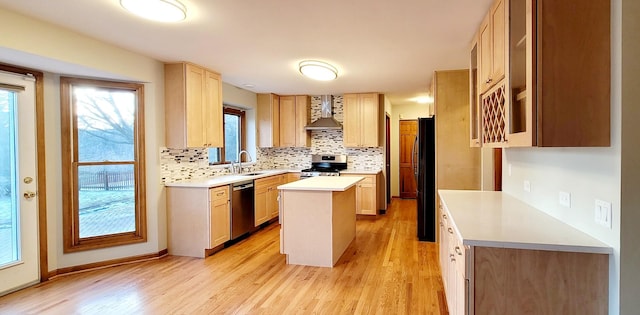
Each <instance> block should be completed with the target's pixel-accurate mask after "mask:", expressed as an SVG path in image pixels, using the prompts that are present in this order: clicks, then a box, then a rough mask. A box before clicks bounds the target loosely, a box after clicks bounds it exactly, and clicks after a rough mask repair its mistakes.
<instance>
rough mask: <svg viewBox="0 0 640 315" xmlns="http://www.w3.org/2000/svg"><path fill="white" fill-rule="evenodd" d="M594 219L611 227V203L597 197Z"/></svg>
mask: <svg viewBox="0 0 640 315" xmlns="http://www.w3.org/2000/svg"><path fill="white" fill-rule="evenodd" d="M594 219H595V221H596V223H598V224H600V225H602V226H604V227H607V228H609V229H611V203H610V202H608V201H604V200H599V199H596V205H595V218H594Z"/></svg>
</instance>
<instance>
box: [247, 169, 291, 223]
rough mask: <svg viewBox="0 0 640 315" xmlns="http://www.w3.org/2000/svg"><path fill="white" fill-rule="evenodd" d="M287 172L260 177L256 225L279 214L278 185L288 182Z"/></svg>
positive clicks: (255, 183)
mask: <svg viewBox="0 0 640 315" xmlns="http://www.w3.org/2000/svg"><path fill="white" fill-rule="evenodd" d="M286 179H287V174H282V175H275V176H269V177H264V178H258V179H256V180H255V182H254V187H255V190H254V191H255V199H254V200H255V201H254V203H255V222H254V223H255V226H259V225H260V224H262V223H265V222H267V221H269V220H271V219H273V218H275V217H277V216H278V213H279V204H278V186H280V185H282V184H284V183H286Z"/></svg>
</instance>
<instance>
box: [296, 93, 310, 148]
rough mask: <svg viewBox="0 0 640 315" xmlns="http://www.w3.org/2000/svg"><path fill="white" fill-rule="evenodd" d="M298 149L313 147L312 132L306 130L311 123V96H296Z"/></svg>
mask: <svg viewBox="0 0 640 315" xmlns="http://www.w3.org/2000/svg"><path fill="white" fill-rule="evenodd" d="M295 122H296V130H295V135H296V147H309V146H311V132H310V131H307V130H305V129H304V127H306V126H307V125H308V124H309V123H311V98H310V97H309V95H296V119H295Z"/></svg>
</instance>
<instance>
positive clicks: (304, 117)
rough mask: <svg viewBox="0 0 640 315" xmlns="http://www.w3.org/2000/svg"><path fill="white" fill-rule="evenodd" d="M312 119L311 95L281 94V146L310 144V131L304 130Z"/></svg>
mask: <svg viewBox="0 0 640 315" xmlns="http://www.w3.org/2000/svg"><path fill="white" fill-rule="evenodd" d="M310 119H311V102H310V98H309V96H307V95H295V96H294V95H288V96H280V147H308V146H310V145H311V136H310V132H308V131H306V130H304V127H305V126H306V125H308V124H309V121H310Z"/></svg>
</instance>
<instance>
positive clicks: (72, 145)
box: [60, 77, 147, 253]
mask: <svg viewBox="0 0 640 315" xmlns="http://www.w3.org/2000/svg"><path fill="white" fill-rule="evenodd" d="M74 86H91V87H95V88H99V89H109V90H117V91H130V92H133V93H134V94H135V100H136V108H135V113H134V122H133V138H134V158H133V163H130V162H121V161H117V162H108V161H107V162H91V165H123V164H126V165H133V169H134V182H135V186H134V196H135V197H134V200H135V201H136V203H135V230H134V231H132V232H124V233H117V234H109V235H101V236H92V237H85V238H81V237H80V224H79V211H78V210H79V200H78V196H79V193H78V176H77V175H78V173H77V170H78V168H79V167H81V166H86V165H87V164H84V163H80V164H79V162H78V146H77V144H78V128H77V121H78V120H77V116H76V113H75V106H74V99H73V87H74ZM60 115H61V119H60V120H61V130H62V138H61V144H62V145H61V147H62V182H63V185H62V208H63V211H62V214H63V231H62V233H63V243H64V246H63V251H64V252H65V253H70V252H78V251H85V250H91V249H98V248H105V247H112V246H119V245H125V244H134V243H142V242H146V241H147V222H146V217H147V216H146V189H145V188H146V187H145V185H146V175H145V135H144V130H145V129H144V84H141V83H130V82H118V81H109V80H96V79H83V78H73V77H60Z"/></svg>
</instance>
